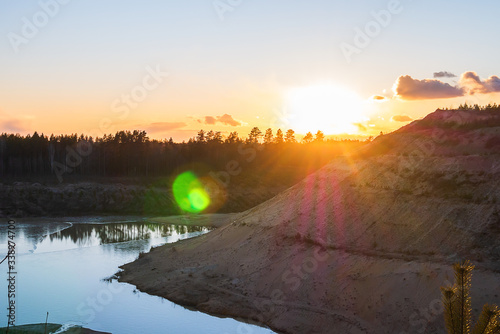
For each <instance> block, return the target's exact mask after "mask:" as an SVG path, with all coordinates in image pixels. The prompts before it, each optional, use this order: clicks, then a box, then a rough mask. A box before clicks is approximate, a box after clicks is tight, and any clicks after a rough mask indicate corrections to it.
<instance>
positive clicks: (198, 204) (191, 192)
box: [172, 172, 210, 213]
mask: <svg viewBox="0 0 500 334" xmlns="http://www.w3.org/2000/svg"><path fill="white" fill-rule="evenodd" d="M172 192H173V193H174V198H175V201H176V202H177V205H179V207H180V208H181V209H182V210H183V211H186V212H190V213H199V212H202V211H203V210H205V209H206V208H207V207H208V206H209V205H210V196H209V195H208V193H207V192H206V190H205V187H204V186H203V183H202V182H200V180H198V178H197V177H196V175H194V174H193V173H192V172H184V173H182V174H180V175H179V176H177V178H176V179H175V181H174V184H173V185H172Z"/></svg>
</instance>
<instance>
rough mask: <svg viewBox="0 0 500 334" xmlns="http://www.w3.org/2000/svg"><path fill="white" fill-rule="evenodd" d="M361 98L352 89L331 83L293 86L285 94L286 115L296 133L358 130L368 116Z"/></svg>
mask: <svg viewBox="0 0 500 334" xmlns="http://www.w3.org/2000/svg"><path fill="white" fill-rule="evenodd" d="M363 104H364V102H363V100H362V99H361V98H360V97H359V96H358V95H357V94H356V93H355V92H353V91H351V90H349V89H346V88H343V87H342V86H337V85H333V84H324V85H313V86H306V87H299V88H293V89H291V90H289V91H288V92H287V93H286V95H285V110H286V119H287V122H288V125H289V126H290V128H292V129H293V130H294V131H296V132H297V133H301V134H305V133H307V132H312V133H314V132H316V131H318V130H321V131H322V132H323V133H325V134H358V133H359V128H360V127H359V126H357V125H356V124H357V123H360V122H362V121H365V120H367V118H366V116H365V115H364V113H363V111H364V106H363Z"/></svg>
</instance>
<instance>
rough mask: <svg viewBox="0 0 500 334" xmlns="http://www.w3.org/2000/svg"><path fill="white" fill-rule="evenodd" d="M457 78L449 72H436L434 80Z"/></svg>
mask: <svg viewBox="0 0 500 334" xmlns="http://www.w3.org/2000/svg"><path fill="white" fill-rule="evenodd" d="M456 77H457V76H456V75H455V74H453V73H450V72H447V71H441V72H434V78H456Z"/></svg>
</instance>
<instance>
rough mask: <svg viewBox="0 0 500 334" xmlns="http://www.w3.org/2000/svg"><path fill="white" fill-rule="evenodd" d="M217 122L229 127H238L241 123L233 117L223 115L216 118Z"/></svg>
mask: <svg viewBox="0 0 500 334" xmlns="http://www.w3.org/2000/svg"><path fill="white" fill-rule="evenodd" d="M217 121H218V122H221V123H222V124H225V125H231V126H240V125H241V123H240V122H238V121H236V120H235V119H234V118H233V116H231V115H228V114H224V115H222V116H219V117H217Z"/></svg>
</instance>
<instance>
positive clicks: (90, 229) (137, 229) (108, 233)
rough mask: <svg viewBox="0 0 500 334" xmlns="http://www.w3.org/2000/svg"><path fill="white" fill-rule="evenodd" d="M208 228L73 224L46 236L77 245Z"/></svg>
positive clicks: (165, 235) (190, 231)
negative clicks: (96, 240) (69, 241)
mask: <svg viewBox="0 0 500 334" xmlns="http://www.w3.org/2000/svg"><path fill="white" fill-rule="evenodd" d="M208 230H209V229H208V228H206V227H200V226H186V225H173V224H171V225H170V224H168V225H167V224H155V223H146V222H144V223H143V222H141V223H137V222H136V223H111V224H74V225H73V226H72V227H69V228H67V229H65V230H62V231H59V232H57V233H52V234H50V235H49V236H48V237H49V238H50V241H51V242H52V241H53V240H61V241H64V240H68V239H69V240H71V241H73V242H74V243H75V244H77V245H79V246H85V245H91V244H94V242H95V239H96V238H97V239H98V240H99V244H100V245H104V244H112V243H117V242H125V241H131V240H143V239H150V238H160V237H168V236H173V235H179V234H185V233H192V232H207V231H208Z"/></svg>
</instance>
